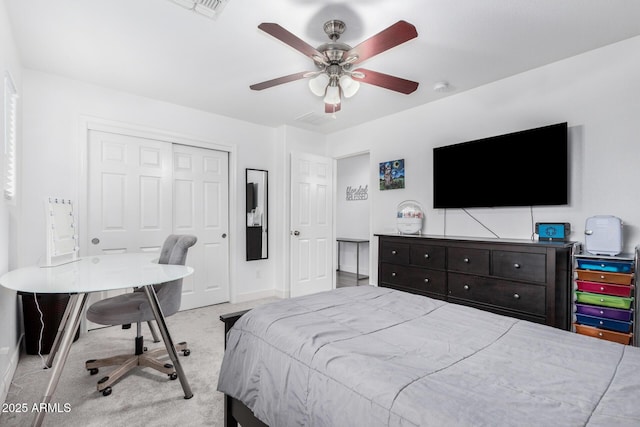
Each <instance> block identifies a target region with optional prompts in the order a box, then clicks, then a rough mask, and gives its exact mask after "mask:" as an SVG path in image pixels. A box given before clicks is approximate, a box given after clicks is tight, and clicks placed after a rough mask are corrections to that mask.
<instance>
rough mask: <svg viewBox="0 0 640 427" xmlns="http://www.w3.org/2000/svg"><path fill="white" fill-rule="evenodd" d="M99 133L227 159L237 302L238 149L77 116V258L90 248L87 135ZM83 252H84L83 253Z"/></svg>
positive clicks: (231, 274) (232, 280)
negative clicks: (187, 148)
mask: <svg viewBox="0 0 640 427" xmlns="http://www.w3.org/2000/svg"><path fill="white" fill-rule="evenodd" d="M92 130H94V131H102V132H109V133H117V134H121V135H129V136H135V137H139V138H147V139H155V140H158V141H165V142H169V143H174V144H182V145H187V146H191V147H199V148H205V149H211V150H218V151H225V152H227V153H228V156H229V207H228V210H229V231H228V234H229V266H228V267H229V299H230V302H232V303H233V302H235V301H236V299H237V288H236V286H235V283H236V270H235V268H234V266H235V265H236V264H237V259H236V253H237V244H238V242H237V236H236V235H237V234H238V233H236V231H237V227H238V221H237V219H236V217H237V209H236V205H237V188H238V187H237V185H238V183H237V147H236V145H235V144H233V143H226V142H219V141H212V140H206V139H202V138H199V137H194V136H190V135H186V134H182V133H178V132H172V131H167V130H162V129H156V128H151V127H145V126H140V125H135V124H131V123H124V122H119V121H115V120H109V119H103V118H99V117H93V116H87V115H80V116H79V124H78V141H79V143H78V144H76V147H77V149H76V156H77V158H76V159H75V160H76V164H77V165H79V172H80V173H79V175H80V183H79V185H78V189H79V194H78V203H77V206H78V207H79V214H78V222H79V234H80V236H84V237H81V240H80V255H81V256H83V255H85V253H84V249H86V248H87V247H88V245H89V234H88V227H87V224H88V218H87V212H88V198H87V191H88V185H89V170H88V157H87V156H88V153H89V131H92ZM83 248H84V249H83Z"/></svg>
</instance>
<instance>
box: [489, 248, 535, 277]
mask: <svg viewBox="0 0 640 427" xmlns="http://www.w3.org/2000/svg"><path fill="white" fill-rule="evenodd" d="M491 272H492V275H493V276H498V277H504V278H506V279H515V280H525V281H529V282H539V283H545V282H546V280H547V277H546V273H547V257H546V255H545V254H534V253H527V252H511V251H493V252H492V253H491Z"/></svg>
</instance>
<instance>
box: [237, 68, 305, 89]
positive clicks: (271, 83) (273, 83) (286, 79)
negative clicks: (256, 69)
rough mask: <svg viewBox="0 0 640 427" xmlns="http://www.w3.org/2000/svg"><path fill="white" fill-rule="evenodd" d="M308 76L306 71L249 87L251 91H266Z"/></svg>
mask: <svg viewBox="0 0 640 427" xmlns="http://www.w3.org/2000/svg"><path fill="white" fill-rule="evenodd" d="M308 76H309V72H308V71H302V72H300V73H295V74H289V75H288V76H282V77H278V78H277V79H272V80H267V81H264V82H262V83H256V84H254V85H251V86H249V88H251V89H252V90H262V89H268V88H270V87H273V86H278V85H281V84H283V83H289V82H293V81H296V80H300V79H304V78H306V77H308Z"/></svg>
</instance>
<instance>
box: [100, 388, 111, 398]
mask: <svg viewBox="0 0 640 427" xmlns="http://www.w3.org/2000/svg"><path fill="white" fill-rule="evenodd" d="M111 391H112V390H111V387H107V388H105V389H104V390H102V395H103V396H109V395H110V394H111Z"/></svg>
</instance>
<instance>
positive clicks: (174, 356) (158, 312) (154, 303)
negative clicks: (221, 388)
mask: <svg viewBox="0 0 640 427" xmlns="http://www.w3.org/2000/svg"><path fill="white" fill-rule="evenodd" d="M143 289H144V292H145V294H147V298H148V299H149V305H150V306H151V311H153V315H154V317H155V318H156V323H157V324H158V329H159V330H160V335H162V339H163V341H164V346H165V347H166V348H167V353H169V358H170V359H171V361H172V362H173V367H174V368H176V373H177V374H178V378H179V379H180V384H181V385H182V390H183V391H184V398H185V399H191V398H192V397H193V393H192V392H191V386H189V381H187V377H186V375H185V374H184V370H183V369H182V365H181V364H180V360H179V359H178V352H176V348H175V347H174V345H173V340H172V339H171V335H169V330H168V329H167V324H166V323H165V321H164V315H163V314H162V308H161V307H160V303H159V302H158V296H157V295H156V291H155V289H153V285H149V286H144V287H143Z"/></svg>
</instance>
